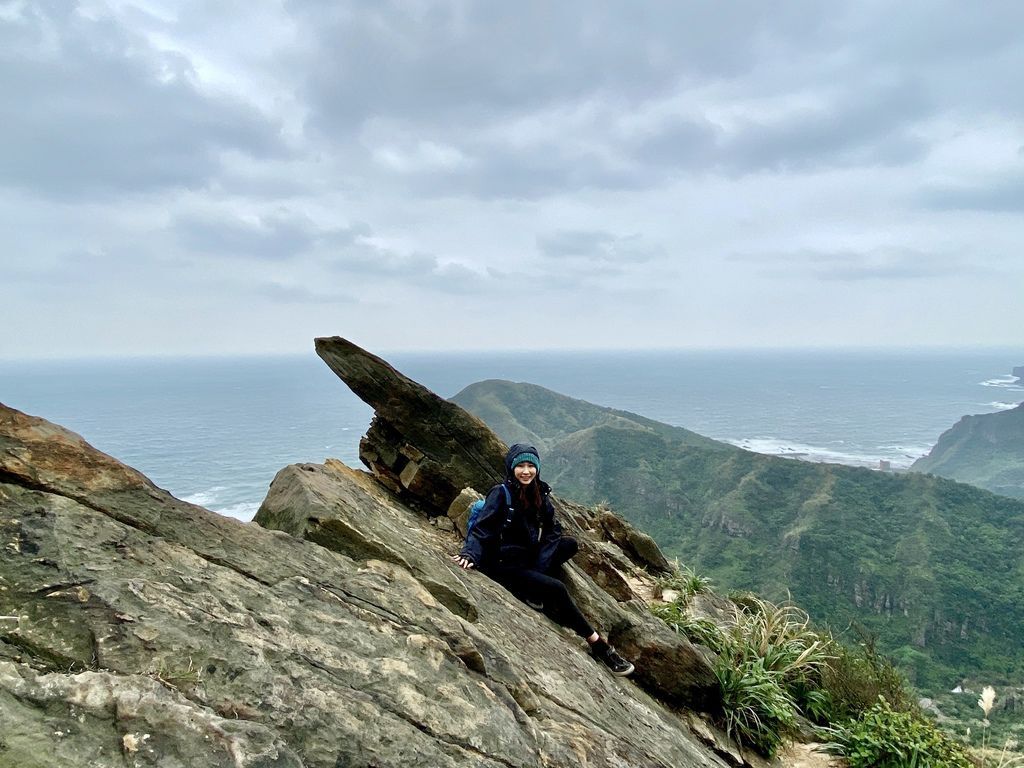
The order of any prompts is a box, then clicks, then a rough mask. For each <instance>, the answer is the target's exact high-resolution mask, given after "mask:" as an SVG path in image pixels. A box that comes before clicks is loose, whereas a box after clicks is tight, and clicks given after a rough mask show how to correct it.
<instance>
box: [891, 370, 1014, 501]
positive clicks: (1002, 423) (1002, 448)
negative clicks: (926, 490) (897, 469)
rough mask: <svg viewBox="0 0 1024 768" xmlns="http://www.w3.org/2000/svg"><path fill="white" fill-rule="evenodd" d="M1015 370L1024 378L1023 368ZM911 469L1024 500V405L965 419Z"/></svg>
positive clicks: (941, 438)
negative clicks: (1023, 374)
mask: <svg viewBox="0 0 1024 768" xmlns="http://www.w3.org/2000/svg"><path fill="white" fill-rule="evenodd" d="M1013 370H1014V375H1017V376H1018V377H1020V378H1022V379H1024V376H1021V374H1022V373H1024V369H1022V368H1014V369H1013ZM910 469H911V471H912V472H927V473H929V474H932V475H940V476H942V477H949V478H952V479H954V480H959V481H960V482H962V483H970V484H971V485H976V486H978V487H980V488H985V489H987V490H990V491H992V492H993V493H999V494H1002V495H1004V496H1013V497H1016V498H1019V499H1024V403H1021V404H1020V405H1018V406H1017V407H1016V408H1011V409H1009V410H1006V411H999V412H997V413H985V414H980V415H976V416H964V417H963V418H962V419H960V421H958V422H957V423H956V424H954V425H953V426H952V427H950V428H949V429H948V430H946V431H945V432H943V433H942V435H940V436H939V439H938V442H936V444H935V447H934V448H932V450H931V451H930V452H929V453H928V455H927V456H922V457H921V458H920V459H918V460H917V461H915V462H914V464H913V465H912V466H911V467H910Z"/></svg>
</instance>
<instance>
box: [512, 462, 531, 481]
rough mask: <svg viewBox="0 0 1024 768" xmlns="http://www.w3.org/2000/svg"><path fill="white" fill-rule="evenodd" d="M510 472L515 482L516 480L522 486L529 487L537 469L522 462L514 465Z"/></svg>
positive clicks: (528, 463)
mask: <svg viewBox="0 0 1024 768" xmlns="http://www.w3.org/2000/svg"><path fill="white" fill-rule="evenodd" d="M512 472H513V474H515V476H516V480H518V481H519V482H520V483H522V484H523V485H529V484H530V483H532V482H533V478H535V477H536V476H537V468H536V467H535V466H533V464H531V463H530V462H528V461H523V462H521V463H519V464H516V466H515V468H513V470H512Z"/></svg>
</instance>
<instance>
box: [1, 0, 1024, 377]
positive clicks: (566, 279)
mask: <svg viewBox="0 0 1024 768" xmlns="http://www.w3.org/2000/svg"><path fill="white" fill-rule="evenodd" d="M1022 29H1024V3H1021V2H1019V1H1018V0H1008V1H1007V2H1003V3H999V2H986V3H983V4H976V3H965V2H960V1H959V0H957V1H951V2H938V1H936V2H927V3H925V2H901V3H892V2H820V1H817V0H816V1H815V2H806V3H804V2H783V3H766V2H763V0H749V2H713V3H709V2H688V3H687V2H664V3H655V2H644V3H636V2H617V3H611V2H568V1H565V0H559V2H542V3H534V2H516V3H503V2H502V3H499V2H422V3H421V2H410V1H409V0H402V2H394V3H386V2H358V3H355V2H353V3H344V2H334V1H333V0H280V1H279V2H273V1H268V2H260V1H259V0H244V2H243V1H242V0H219V1H218V2H215V3H210V2H200V1H199V0H173V1H172V0H165V1H164V0H134V1H133V0H124V1H122V0H82V2H73V1H72V0H34V1H33V0H20V1H19V0H14V1H13V2H10V1H3V0H0V83H2V88H3V98H2V99H0V272H2V280H0V357H6V358H21V357H60V356H69V355H74V356H80V355H93V354H96V355H121V354H183V353H184V354H192V353H195V354H220V353H253V352H275V353H276V352H307V351H309V350H310V349H311V346H312V339H313V337H315V336H322V335H335V334H338V335H343V336H347V337H349V338H351V339H353V340H354V341H356V342H358V343H360V344H363V345H364V346H367V347H369V348H370V349H373V350H376V351H381V350H411V349H445V350H448V349H481V348H487V349H494V348H517V349H522V348H625V347H682V348H685V347H766V346H773V347H775V346H822V345H824V346H853V345H856V346H878V345H892V346H913V345H957V346H962V345H968V346H973V345H1014V346H1019V345H1020V344H1021V342H1022V338H1024V334H1022V329H1024V311H1022V297H1024V35H1022V34H1021V30H1022Z"/></svg>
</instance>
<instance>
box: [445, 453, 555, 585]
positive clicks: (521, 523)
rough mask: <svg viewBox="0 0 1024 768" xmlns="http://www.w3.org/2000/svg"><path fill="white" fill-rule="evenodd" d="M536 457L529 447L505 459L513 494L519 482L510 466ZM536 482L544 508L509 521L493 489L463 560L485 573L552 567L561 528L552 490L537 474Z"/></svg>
mask: <svg viewBox="0 0 1024 768" xmlns="http://www.w3.org/2000/svg"><path fill="white" fill-rule="evenodd" d="M524 452H529V453H537V450H536V449H535V448H534V447H533V446H530V445H521V444H516V445H513V446H512V448H511V449H509V452H508V454H506V456H505V485H506V486H507V487H508V489H509V491H510V492H513V496H512V498H513V504H515V495H514V489H515V488H516V484H518V482H519V481H518V480H516V479H515V474H514V473H513V471H512V470H513V467H510V466H509V465H508V464H509V462H510V461H511V460H512V459H513V458H514V457H515V456H517V455H518V454H520V453H524ZM533 482H535V483H539V484H540V491H541V508H540V510H539V512H538V511H537V510H529V511H528V510H525V509H516V510H514V512H513V514H512V519H511V520H509V521H508V524H507V525H506V520H507V519H508V504H507V503H506V502H505V492H504V491H503V490H502V489H501V486H500V485H496V486H494V487H493V488H492V489H491V491H490V493H488V494H487V501H486V502H484V508H483V509H482V510H481V512H480V517H479V518H477V521H476V524H475V525H474V526H473V530H472V531H470V533H469V537H468V538H467V539H466V543H465V544H464V545H463V547H462V556H463V557H468V558H469V559H470V560H472V561H473V564H474V565H475V566H476V567H478V568H480V569H481V570H484V571H486V570H487V569H488V568H490V567H493V566H496V565H506V566H514V567H520V568H525V569H531V570H539V571H545V570H547V567H548V566H549V565H550V556H551V554H552V553H553V551H554V546H555V544H556V543H557V542H558V539H559V538H560V537H561V535H562V526H561V525H560V524H559V522H558V520H556V519H555V509H554V507H553V506H552V505H551V499H550V498H549V494H550V493H551V487H550V486H549V485H548V484H547V483H545V482H544V481H542V480H541V479H540V471H539V470H538V472H537V475H536V477H535V478H534V479H533Z"/></svg>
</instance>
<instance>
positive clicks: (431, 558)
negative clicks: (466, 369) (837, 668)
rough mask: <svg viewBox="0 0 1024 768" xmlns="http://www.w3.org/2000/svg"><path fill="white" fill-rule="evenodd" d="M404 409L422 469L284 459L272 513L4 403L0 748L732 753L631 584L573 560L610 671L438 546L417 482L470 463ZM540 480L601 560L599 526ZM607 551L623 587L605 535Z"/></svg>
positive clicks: (288, 757) (478, 757)
mask: <svg viewBox="0 0 1024 768" xmlns="http://www.w3.org/2000/svg"><path fill="white" fill-rule="evenodd" d="M435 405H436V404H435ZM405 407H406V406H402V405H400V404H397V405H394V406H393V408H395V409H396V411H400V410H401V409H402V408H405ZM408 408H409V411H410V413H413V412H414V411H413V409H412V407H411V406H408ZM442 410H443V409H442ZM393 412H395V411H392V413H393ZM377 423H378V424H379V422H377ZM398 423H399V424H400V423H401V422H398ZM449 424H450V422H449ZM392 426H394V425H392ZM402 426H403V429H408V431H406V432H405V433H404V434H405V448H403V450H405V451H406V453H407V454H409V455H412V456H416V455H417V454H416V450H419V451H421V452H422V456H420V457H419V458H418V459H416V461H417V462H418V464H419V466H420V467H421V468H422V467H427V468H428V469H429V472H428V476H430V477H436V478H440V480H439V481H438V482H436V483H434V482H432V483H430V484H422V485H421V484H418V482H416V478H415V477H414V478H412V479H413V482H410V483H408V484H407V485H402V484H401V481H399V486H398V488H397V491H396V490H395V489H393V488H391V487H389V486H388V484H387V483H383V482H382V481H381V478H380V476H377V477H371V476H370V475H368V474H367V473H365V472H361V471H357V470H352V469H350V468H347V467H344V466H343V465H340V464H338V463H336V462H328V463H327V464H325V465H298V466H295V467H289V468H286V469H285V470H282V472H281V473H280V474H279V475H278V478H277V479H275V482H274V485H273V487H272V489H271V493H270V494H269V495H268V498H267V501H266V503H265V504H264V508H263V509H262V510H261V513H262V514H264V515H265V516H271V515H272V516H274V518H275V520H276V521H277V525H278V527H280V528H282V529H285V530H288V532H289V533H287V534H286V533H283V532H281V531H272V530H268V529H265V528H263V527H261V526H259V525H256V524H252V523H241V522H239V521H237V520H233V519H230V518H225V517H221V516H219V515H216V514H214V513H211V512H209V511H207V510H204V509H202V508H200V507H197V506H195V505H192V504H188V503H186V502H183V501H180V500H178V499H175V498H174V497H172V496H171V495H169V494H168V493H166V492H165V491H163V490H161V489H159V488H157V487H155V486H154V485H153V484H152V483H151V482H150V481H149V480H148V479H146V478H145V477H144V476H142V475H141V474H139V473H138V472H136V471H134V470H132V469H130V468H129V467H126V466H124V465H123V464H121V463H119V462H117V461H116V460H114V459H113V458H111V457H109V456H106V455H105V454H103V453H101V452H99V451H97V450H95V449H94V448H92V447H91V446H89V445H88V444H87V443H85V442H84V441H83V440H82V439H81V438H80V437H78V436H77V435H75V434H73V433H71V432H69V431H67V430H64V429H62V428H60V427H58V426H55V425H53V424H50V423H48V422H46V421H44V420H41V419H37V418H34V417H31V416H27V415H25V414H22V413H20V412H18V411H15V410H13V409H10V408H7V407H5V406H0V549H2V550H3V555H2V557H0V722H2V723H3V724H4V728H3V729H2V732H0V767H2V768H13V767H14V766H18V768H36V767H37V766H38V767H39V768H42V766H46V768H56V767H59V766H79V765H81V766H85V765H89V766H97V768H106V767H107V766H118V767H119V768H121V767H123V766H149V765H159V766H179V765H180V766H221V765H224V766H244V767H248V768H270V766H275V767H277V766H281V767H284V766H287V767H288V768H291V766H317V767H320V766H323V767H324V768H328V767H330V768H336V767H339V766H378V767H381V766H430V767H431V768H434V767H438V766H440V767H443V766H483V767H487V766H494V767H495V768H498V767H499V766H578V765H587V766H595V767H601V766H717V765H724V764H726V763H725V761H724V758H723V757H721V756H720V755H721V753H722V752H723V751H727V750H724V748H723V747H721V746H719V747H714V746H709V745H708V743H707V739H706V737H705V736H704V735H703V730H704V729H703V728H701V729H698V730H699V731H700V732H699V733H695V731H694V730H693V729H692V728H691V726H690V724H689V723H690V718H692V717H694V715H693V714H692V713H685V712H681V711H680V710H679V709H678V708H677V707H678V705H679V704H680V703H681V702H683V701H685V700H687V699H690V698H696V699H698V700H699V699H700V695H699V694H700V693H701V692H702V691H703V689H704V686H706V683H707V681H706V679H703V678H702V677H701V675H702V674H703V671H702V670H704V669H706V667H704V666H701V664H702V662H703V659H702V657H700V655H699V653H698V652H697V651H696V650H694V649H693V647H692V646H690V645H689V644H687V643H685V642H684V641H680V640H676V639H675V636H674V635H672V634H671V633H667V630H664V631H663V632H662V631H661V628H660V627H659V625H657V623H656V622H655V623H653V624H652V623H651V622H652V621H653V620H651V619H650V618H649V617H648V616H647V615H646V612H645V611H643V610H642V603H641V601H639V600H637V599H636V598H635V597H630V596H629V595H624V597H625V598H626V599H624V600H620V599H617V598H616V597H614V596H613V595H612V594H610V592H611V591H614V588H613V589H612V590H609V588H608V586H607V585H600V584H599V582H597V581H596V580H595V579H593V578H591V576H590V575H588V572H587V571H585V570H584V569H583V568H577V567H576V566H572V567H570V569H569V571H568V573H567V579H568V580H569V582H570V587H571V589H572V590H573V592H574V594H576V595H577V598H578V599H579V601H580V603H581V606H583V607H584V609H585V610H587V611H588V612H589V613H590V615H592V616H594V617H595V618H596V619H597V620H598V621H599V622H602V623H603V624H604V626H605V627H606V628H608V629H609V630H610V631H612V632H614V633H617V634H613V639H615V640H617V642H618V643H619V645H620V647H622V648H623V650H625V651H626V652H627V653H630V654H631V655H633V656H634V658H635V659H636V661H637V662H638V673H637V676H636V680H635V681H632V680H622V679H619V678H615V677H612V676H611V675H610V674H608V673H607V671H606V670H605V669H604V668H602V667H600V666H599V665H597V664H596V663H595V662H594V661H593V660H592V659H591V658H590V657H589V655H588V654H587V653H586V650H585V648H584V647H583V646H584V644H583V643H582V641H580V640H579V639H578V638H575V637H573V636H571V635H570V634H569V633H567V632H566V631H565V630H562V629H561V628H559V627H557V626H555V625H554V624H553V623H551V622H550V621H548V620H547V619H545V618H544V617H543V616H542V615H541V614H538V613H536V612H534V611H532V610H531V609H530V608H528V607H527V606H525V605H523V604H522V603H519V602H518V601H516V600H514V599H512V598H511V596H510V595H508V593H507V592H505V590H504V589H502V588H501V587H500V586H499V585H497V584H495V583H493V582H491V581H489V580H488V579H487V578H486V577H484V576H482V575H480V574H477V573H472V572H463V571H461V570H459V569H457V568H456V567H455V566H454V565H453V564H452V563H451V562H450V561H449V560H448V554H449V553H450V552H451V551H452V549H453V547H454V546H455V545H457V543H458V534H457V533H455V532H454V531H445V530H443V529H442V528H441V527H439V526H438V525H436V524H432V522H436V521H432V520H431V519H430V518H429V517H428V516H427V515H424V514H423V511H424V508H425V507H427V506H429V505H428V504H427V503H426V502H425V501H424V500H426V499H431V498H434V499H439V498H440V496H441V495H443V494H439V493H438V492H437V489H439V488H442V487H446V485H445V484H449V483H450V484H453V485H452V487H455V485H454V483H455V482H456V480H455V478H457V477H472V478H473V479H474V482H476V483H481V482H483V483H484V484H486V483H487V482H489V475H488V473H487V472H488V470H487V467H488V466H489V465H488V464H487V460H484V461H483V462H482V463H478V465H476V466H474V465H473V463H472V462H474V461H478V460H477V459H471V463H470V465H469V467H470V468H467V466H466V464H465V463H464V457H463V456H462V455H461V454H459V453H458V451H456V450H455V449H451V453H450V454H449V455H448V456H447V458H446V457H445V455H443V454H438V456H437V457H435V456H434V455H433V454H431V453H429V452H428V451H426V450H424V449H423V448H420V447H419V445H423V446H424V447H429V448H431V450H439V451H441V450H443V448H444V446H442V447H441V448H434V447H433V444H432V443H431V442H430V440H428V439H425V438H424V441H423V442H422V443H417V442H416V441H417V440H419V439H420V438H418V437H417V436H416V434H415V432H414V430H412V429H411V428H408V427H407V425H404V424H403V425H402ZM480 440H481V441H482V442H481V444H483V445H486V444H488V442H490V444H491V448H490V449H488V450H492V449H493V450H497V451H500V450H501V446H500V444H497V445H496V444H494V443H493V441H488V440H487V438H486V436H485V435H483V434H481V436H480ZM378 447H380V448H381V449H382V450H383V449H384V448H387V447H388V446H384V445H381V444H378ZM413 449H415V450H413ZM403 455H404V454H403ZM399 474H401V472H400V473H399ZM467 485H472V484H471V483H469V482H464V483H463V484H462V485H458V490H456V491H454V492H453V493H452V496H451V498H450V499H448V503H449V504H450V502H451V500H452V499H454V498H455V497H456V496H458V493H459V491H461V489H462V488H464V487H466V486H467ZM473 487H476V486H473ZM410 489H420V490H421V494H422V495H419V496H417V495H416V494H415V493H414V492H413V491H411V490H410ZM430 489H434V490H430ZM446 493H447V491H446ZM410 504H411V505H412V506H410ZM559 504H560V514H561V515H562V517H563V519H564V520H565V521H566V522H567V524H570V525H573V526H575V528H576V529H578V530H579V531H580V533H581V534H583V535H586V536H590V537H592V539H588V552H589V553H590V555H589V556H590V557H592V558H594V559H595V561H596V560H597V559H599V558H600V556H601V554H602V553H603V552H612V550H613V549H617V547H615V545H614V544H612V543H610V542H607V541H603V540H601V539H600V536H599V535H598V534H597V533H596V530H597V529H598V528H599V526H596V525H594V526H592V527H593V529H594V531H595V532H588V531H587V529H586V525H587V524H588V518H587V515H588V514H590V515H593V513H592V512H589V511H588V510H586V509H585V508H581V507H579V506H578V505H571V504H568V503H564V502H559ZM431 510H433V507H431ZM446 510H447V505H446V506H445V507H444V508H441V509H440V512H439V513H438V514H442V513H444V512H445V511H446ZM581 554H582V553H581ZM602 562H604V563H605V564H604V567H605V568H606V569H607V572H608V573H609V574H617V577H618V579H619V580H620V581H621V583H620V584H619V589H622V587H623V585H625V587H626V588H629V584H630V581H631V579H633V578H634V576H633V575H631V574H630V573H629V572H628V566H629V563H630V562H631V561H630V560H629V558H628V557H626V555H625V554H623V553H621V552H618V553H615V557H614V558H613V557H611V555H609V558H608V559H607V560H604V561H602ZM595 572H596V573H599V574H600V573H604V572H605V571H601V570H596V571H595ZM609 578H610V577H609ZM659 632H662V633H661V634H659ZM665 633H667V635H666V634H665ZM695 660H699V661H695ZM659 675H664V678H663V679H658V677H657V676H659Z"/></svg>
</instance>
